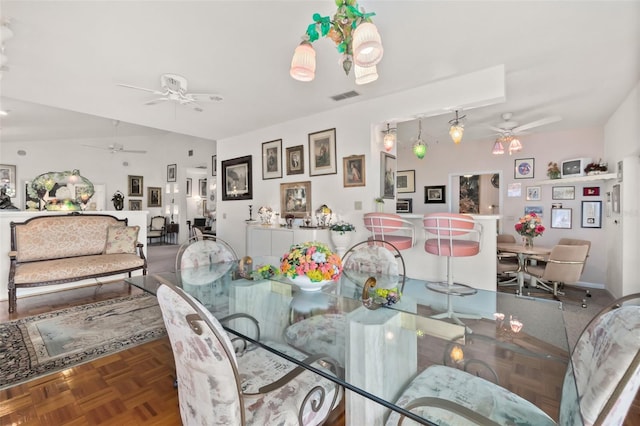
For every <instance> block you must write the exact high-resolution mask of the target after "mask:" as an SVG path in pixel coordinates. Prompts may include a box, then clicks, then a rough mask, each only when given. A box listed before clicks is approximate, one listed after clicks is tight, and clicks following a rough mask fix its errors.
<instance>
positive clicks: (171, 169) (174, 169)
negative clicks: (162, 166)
mask: <svg viewBox="0 0 640 426" xmlns="http://www.w3.org/2000/svg"><path fill="white" fill-rule="evenodd" d="M177 178H178V166H176V165H175V164H169V165H168V166H167V182H175V181H176V180H177Z"/></svg>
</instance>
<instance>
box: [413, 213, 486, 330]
mask: <svg viewBox="0 0 640 426" xmlns="http://www.w3.org/2000/svg"><path fill="white" fill-rule="evenodd" d="M423 226H424V230H425V243H424V250H425V251H426V252H427V253H430V254H433V255H436V256H444V257H446V258H447V281H446V282H429V283H427V288H428V289H429V290H433V291H436V292H438V293H444V294H446V295H447V312H445V313H442V314H438V315H435V316H433V318H451V319H452V320H453V321H455V322H456V323H458V324H460V325H464V323H463V322H462V321H460V319H459V318H468V319H479V318H480V317H479V316H478V315H471V314H462V313H456V312H454V311H453V306H452V301H451V296H468V295H472V294H475V293H477V290H476V289H475V288H473V287H471V286H468V285H466V284H459V283H454V282H453V271H452V267H451V258H452V257H467V256H475V255H477V254H478V253H479V252H480V237H481V235H482V225H480V224H479V223H478V222H476V221H475V220H474V219H473V218H472V217H471V216H469V215H465V214H458V213H434V214H425V215H424V218H423Z"/></svg>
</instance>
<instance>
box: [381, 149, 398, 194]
mask: <svg viewBox="0 0 640 426" xmlns="http://www.w3.org/2000/svg"><path fill="white" fill-rule="evenodd" d="M380 194H382V198H391V199H393V198H395V197H396V195H395V194H396V157H394V156H393V155H391V154H387V153H386V152H381V153H380Z"/></svg>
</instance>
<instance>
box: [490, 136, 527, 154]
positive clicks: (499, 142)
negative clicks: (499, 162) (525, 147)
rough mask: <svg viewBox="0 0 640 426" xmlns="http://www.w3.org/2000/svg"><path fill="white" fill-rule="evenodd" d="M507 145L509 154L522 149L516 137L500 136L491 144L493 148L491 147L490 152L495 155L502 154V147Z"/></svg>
mask: <svg viewBox="0 0 640 426" xmlns="http://www.w3.org/2000/svg"><path fill="white" fill-rule="evenodd" d="M505 145H508V148H507V149H508V150H509V155H511V154H513V153H514V152H519V151H522V143H521V142H520V140H519V139H518V138H516V137H515V136H513V135H507V136H501V137H499V138H498V139H496V141H495V142H494V144H493V148H492V149H491V153H492V154H495V155H502V154H504V147H505Z"/></svg>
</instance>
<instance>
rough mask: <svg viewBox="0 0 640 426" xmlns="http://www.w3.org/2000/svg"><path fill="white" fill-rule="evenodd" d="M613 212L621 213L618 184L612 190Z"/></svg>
mask: <svg viewBox="0 0 640 426" xmlns="http://www.w3.org/2000/svg"><path fill="white" fill-rule="evenodd" d="M611 210H612V211H613V212H614V213H620V184H619V183H616V184H615V185H613V188H612V189H611Z"/></svg>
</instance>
